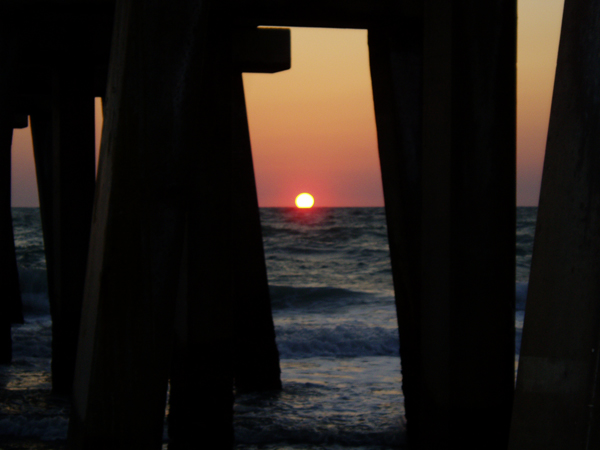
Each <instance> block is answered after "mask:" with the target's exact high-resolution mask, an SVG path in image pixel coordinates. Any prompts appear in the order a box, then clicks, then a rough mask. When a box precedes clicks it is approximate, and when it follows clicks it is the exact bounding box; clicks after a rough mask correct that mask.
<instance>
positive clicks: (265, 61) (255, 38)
mask: <svg viewBox="0 0 600 450" xmlns="http://www.w3.org/2000/svg"><path fill="white" fill-rule="evenodd" d="M232 33H233V70H234V72H235V71H239V72H254V73H277V72H281V71H283V70H288V69H289V68H290V67H292V52H291V32H290V30H289V29H287V28H256V27H236V28H234V29H233V30H232ZM244 115H245V113H244ZM246 128H247V125H246Z"/></svg>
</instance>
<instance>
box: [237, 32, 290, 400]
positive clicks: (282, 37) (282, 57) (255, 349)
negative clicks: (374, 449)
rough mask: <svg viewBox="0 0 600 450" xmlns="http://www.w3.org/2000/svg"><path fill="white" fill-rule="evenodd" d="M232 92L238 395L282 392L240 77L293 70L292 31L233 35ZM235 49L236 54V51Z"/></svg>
mask: <svg viewBox="0 0 600 450" xmlns="http://www.w3.org/2000/svg"><path fill="white" fill-rule="evenodd" d="M234 36H235V37H236V39H235V43H234V57H235V61H234V63H235V66H234V71H233V72H232V77H231V82H232V85H231V89H232V119H233V123H232V131H231V132H232V138H231V139H232V152H233V153H232V167H233V173H234V176H233V192H234V195H233V196H232V199H231V200H232V202H233V214H234V216H233V223H232V244H233V254H232V255H233V257H232V264H233V267H232V268H233V274H234V277H233V291H234V294H233V298H234V302H235V308H234V339H235V341H234V372H235V387H236V392H238V393H239V392H247V391H264V390H277V389H281V379H280V372H281V371H280V368H279V352H278V350H277V345H276V343H275V330H274V326H273V316H272V312H271V298H270V295H269V285H268V281H267V267H266V263H265V255H264V249H263V240H262V231H261V224H260V213H259V208H258V197H257V193H256V182H255V178H254V166H253V163H252V149H251V145H250V133H249V130H248V116H247V113H246V101H245V97H244V83H243V79H242V74H241V73H240V72H259V73H276V72H280V71H282V70H287V69H289V68H290V66H291V54H290V30H288V29H260V28H259V29H257V28H241V29H237V30H235V31H234ZM236 50H237V51H236Z"/></svg>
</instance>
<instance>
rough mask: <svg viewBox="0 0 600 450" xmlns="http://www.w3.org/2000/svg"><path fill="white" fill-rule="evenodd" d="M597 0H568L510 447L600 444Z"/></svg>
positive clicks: (574, 449) (530, 448)
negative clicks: (599, 391) (599, 393)
mask: <svg viewBox="0 0 600 450" xmlns="http://www.w3.org/2000/svg"><path fill="white" fill-rule="evenodd" d="M598 17H600V1H598V0H591V1H589V0H585V1H582V0H566V1H565V7H564V15H563V22H562V32H561V38H560V45H559V50H558V62H557V68H556V78H555V83H554V95H553V99H552V111H551V114H550V125H549V131H548V142H547V145H546V158H545V161H544V172H543V177H542V188H541V193H540V204H539V209H538V219H537V227H536V234H535V244H534V249H533V260H532V263H531V276H530V282H529V295H528V298H527V307H526V312H525V324H524V327H523V341H522V346H521V355H520V360H519V372H518V378H517V388H516V394H515V406H514V410H513V418H512V428H511V439H510V447H509V448H510V449H511V450H517V449H528V450H536V449H565V450H566V449H569V450H579V449H581V450H583V449H586V450H587V449H594V448H598V446H599V445H600V413H599V412H598V407H599V406H600V405H599V400H598V389H599V387H600V384H599V380H600V379H599V378H598V373H599V368H600V363H599V362H600V234H599V230H600V184H599V178H598V174H600V154H599V153H598V149H599V148H600V127H599V125H600V86H599V85H598V80H599V79H600V64H599V59H598V55H599V54H600V41H599V40H598V36H599V35H600V23H599V22H598Z"/></svg>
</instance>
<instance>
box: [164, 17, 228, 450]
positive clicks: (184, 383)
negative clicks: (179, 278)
mask: <svg viewBox="0 0 600 450" xmlns="http://www.w3.org/2000/svg"><path fill="white" fill-rule="evenodd" d="M205 33H207V34H206V36H207V37H206V39H207V41H206V44H205V45H206V48H207V50H206V53H205V54H204V59H203V67H204V70H203V77H202V81H201V82H199V83H198V84H199V91H200V92H202V94H201V98H202V103H201V105H199V106H201V108H202V110H201V112H200V113H199V114H200V115H199V116H198V117H197V119H196V120H197V124H196V127H197V128H198V131H199V134H198V136H201V140H200V141H198V145H197V150H195V151H194V150H192V152H191V154H189V155H188V156H187V160H188V161H189V163H188V170H190V180H191V183H190V189H189V194H188V195H189V201H188V216H187V218H188V220H187V239H186V246H185V247H186V250H185V251H186V252H187V255H186V257H185V258H184V259H185V260H186V263H185V264H184V266H185V268H184V269H185V270H186V271H187V273H186V275H185V276H184V277H183V279H185V280H186V281H185V287H184V289H182V291H183V292H184V295H185V298H186V302H185V303H186V306H185V308H184V310H183V319H184V324H185V325H184V328H185V332H184V333H183V334H184V337H183V339H181V338H180V336H181V334H182V333H181V330H180V329H179V326H178V329H177V330H176V334H177V336H178V338H176V346H175V355H174V359H173V370H172V372H171V398H170V400H171V403H170V409H169V439H170V443H169V449H170V450H181V449H193V448H197V446H198V436H199V435H200V436H205V437H207V438H208V439H209V440H211V441H213V442H218V443H219V445H218V447H219V448H231V447H232V446H233V377H234V372H233V334H234V327H233V309H234V305H233V293H234V290H233V284H232V282H233V280H234V272H233V263H232V261H233V255H234V254H235V253H234V242H235V240H234V239H232V233H233V229H234V220H237V219H239V218H237V217H235V219H234V216H233V207H232V194H233V189H234V186H235V183H234V182H233V179H234V176H233V175H234V171H233V168H232V139H231V98H232V97H231V78H232V75H233V71H232V57H231V55H232V53H231V39H232V37H231V25H230V24H229V23H228V22H226V21H223V20H222V19H220V18H219V17H215V16H211V17H210V19H209V20H208V23H207V25H206V29H205ZM190 149H191V147H190Z"/></svg>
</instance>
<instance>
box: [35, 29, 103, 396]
mask: <svg viewBox="0 0 600 450" xmlns="http://www.w3.org/2000/svg"><path fill="white" fill-rule="evenodd" d="M57 28H58V30H59V31H57V34H56V42H55V53H56V58H55V67H54V73H53V82H52V131H51V136H48V135H47V136H46V138H51V139H52V144H51V156H50V157H46V158H44V159H42V158H40V155H39V150H41V151H44V150H42V149H39V144H38V149H39V150H38V152H37V153H38V157H37V163H38V166H39V165H42V167H39V168H38V173H39V172H40V171H42V172H44V173H45V174H47V173H48V170H47V168H46V167H43V163H42V160H44V161H45V162H49V163H50V164H51V169H50V171H51V175H50V177H49V178H50V180H48V179H47V178H44V179H41V180H40V182H41V183H40V184H41V185H42V186H43V188H44V189H46V186H48V188H49V191H50V192H49V194H50V196H51V201H50V202H49V204H48V202H47V196H46V195H42V196H41V198H40V200H41V207H42V211H43V215H42V219H48V218H49V219H50V221H51V223H52V224H51V235H50V236H49V238H50V240H51V241H52V243H51V244H50V246H49V249H50V252H49V253H48V255H47V256H49V258H48V260H47V264H48V267H49V272H48V274H49V275H50V276H51V277H52V280H51V281H50V282H49V288H50V291H49V298H50V312H51V315H52V387H53V390H54V392H56V393H62V394H70V393H71V389H72V383H73V373H74V369H75V356H76V351H77V338H78V334H79V321H80V317H81V303H82V299H83V285H84V280H85V267H86V261H87V251H88V245H89V236H90V225H91V212H92V205H93V201H94V184H95V161H94V158H95V156H94V154H95V140H94V134H95V130H94V90H93V88H94V83H93V74H94V72H93V64H94V61H93V55H92V54H91V38H92V36H91V33H90V30H89V26H88V25H87V24H86V22H85V20H83V19H81V18H78V19H77V20H75V19H74V20H72V21H65V22H64V23H61V25H60V26H59V27H57ZM36 125H37V124H36ZM36 140H37V139H36ZM49 148H50V146H48V149H49Z"/></svg>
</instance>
